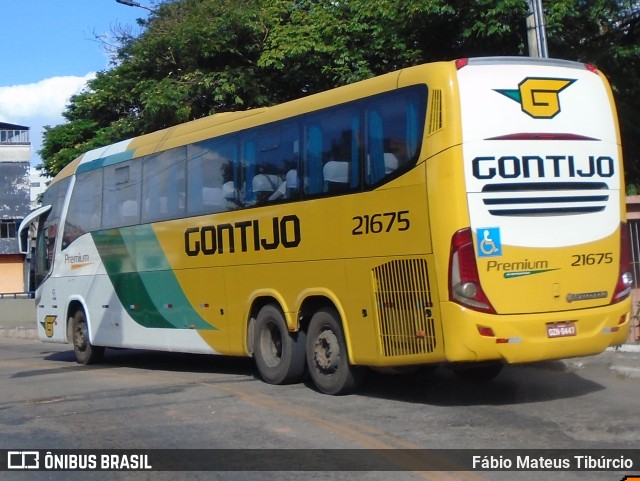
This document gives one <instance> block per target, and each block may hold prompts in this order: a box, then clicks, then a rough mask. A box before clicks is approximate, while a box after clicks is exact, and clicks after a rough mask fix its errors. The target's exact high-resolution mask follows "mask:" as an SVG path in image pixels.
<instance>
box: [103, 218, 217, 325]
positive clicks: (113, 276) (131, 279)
mask: <svg viewBox="0 0 640 481" xmlns="http://www.w3.org/2000/svg"><path fill="white" fill-rule="evenodd" d="M92 236H93V240H94V242H95V245H96V247H97V249H98V252H99V254H100V257H101V259H102V263H103V265H104V267H105V270H106V271H107V274H108V275H109V279H110V280H111V283H112V284H113V288H114V290H115V292H116V295H117V296H118V299H119V300H120V302H121V303H122V305H123V306H124V308H125V309H126V311H127V313H128V314H129V315H130V316H131V318H132V319H133V320H134V321H136V322H137V323H138V324H140V325H141V326H144V327H157V328H168V329H208V330H211V329H216V328H215V327H214V326H212V325H211V324H209V323H208V322H206V321H205V320H204V319H203V318H202V317H201V316H200V314H198V312H196V311H195V309H194V308H193V307H192V306H191V303H190V302H189V300H188V299H187V297H186V296H185V294H184V292H183V290H182V288H181V287H180V283H179V282H178V279H177V278H176V276H175V274H174V273H173V271H172V270H171V267H170V266H169V263H168V262H167V260H166V258H165V256H164V253H163V251H162V249H161V247H160V244H159V243H158V240H157V238H156V236H155V233H154V232H153V229H152V228H151V226H149V225H142V226H134V227H124V228H121V229H110V230H106V231H101V232H94V233H93V234H92Z"/></svg>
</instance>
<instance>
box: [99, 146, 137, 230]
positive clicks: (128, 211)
mask: <svg viewBox="0 0 640 481" xmlns="http://www.w3.org/2000/svg"><path fill="white" fill-rule="evenodd" d="M141 170H142V169H141V162H140V161H139V159H134V160H131V161H128V162H122V163H119V164H114V165H108V166H107V167H105V168H104V202H103V206H102V227H103V228H110V227H120V226H125V225H134V224H138V223H140V178H141V175H140V174H141Z"/></svg>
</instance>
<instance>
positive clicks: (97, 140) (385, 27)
mask: <svg viewBox="0 0 640 481" xmlns="http://www.w3.org/2000/svg"><path fill="white" fill-rule="evenodd" d="M544 5H545V8H546V15H547V27H548V36H549V50H550V55H551V56H553V57H561V58H567V59H572V60H580V61H584V62H589V63H594V64H596V65H597V66H599V67H600V68H602V69H603V71H605V72H606V73H607V75H608V76H609V78H610V80H611V82H612V84H613V87H614V90H615V93H616V97H617V99H618V105H619V108H620V118H621V119H622V127H623V128H622V130H623V142H624V146H625V153H626V161H627V170H628V177H629V180H631V181H635V182H638V181H640V169H639V168H637V165H638V164H640V159H639V155H640V154H639V153H640V145H639V144H638V142H639V141H638V139H640V132H639V131H638V129H639V128H640V127H638V126H639V125H640V105H639V104H640V92H639V91H638V89H639V87H638V86H637V84H636V83H637V82H636V77H637V73H638V72H640V68H639V67H640V65H639V62H640V60H639V59H640V52H639V49H640V46H639V42H638V29H639V17H640V7H639V6H638V2H637V1H629V0H627V1H616V0H594V1H589V2H587V1H585V0H545V3H544ZM526 12H527V2H526V0H452V1H444V0H403V1H396V0H165V1H164V2H161V3H159V4H158V7H157V13H156V14H154V15H151V17H150V18H149V20H148V21H146V22H141V25H142V27H143V31H142V33H141V34H140V35H139V36H138V37H132V36H130V35H126V34H123V35H122V36H121V37H120V44H119V46H118V48H117V49H116V55H115V58H114V65H113V67H112V68H110V69H109V70H106V71H104V72H101V73H100V74H98V76H97V77H96V78H95V79H94V80H93V81H91V82H89V84H88V87H87V90H86V91H85V92H83V93H81V94H80V95H77V96H75V97H73V98H72V99H71V102H70V104H69V106H68V108H67V110H66V111H65V113H64V117H65V119H66V122H65V123H64V124H62V125H59V126H56V127H52V128H47V130H46V132H45V138H44V143H43V148H42V150H41V152H40V154H41V156H42V158H43V165H42V170H43V171H44V172H45V173H46V174H48V175H55V174H56V173H57V172H58V171H59V170H60V169H61V168H62V167H63V166H64V165H66V164H67V163H68V162H70V161H71V160H72V159H73V158H74V157H75V156H77V155H79V154H80V153H82V152H84V151H86V150H88V149H91V148H95V147H98V146H101V145H105V144H108V143H111V142H116V141H119V140H122V139H124V138H128V137H132V136H136V135H140V134H142V133H146V132H151V131H154V130H158V129H162V128H165V127H168V126H171V125H175V124H177V123H180V122H184V121H187V120H190V119H195V118H199V117H202V116H205V115H209V114H212V113H216V112H222V111H229V110H239V109H249V108H255V107H260V106H265V105H272V104H274V103H279V102H283V101H286V100H290V99H294V98H298V97H301V96H304V95H308V94H311V93H315V92H318V91H322V90H326V89H329V88H333V87H336V86H339V85H343V84H345V83H349V82H354V81H357V80H361V79H364V78H368V77H371V76H374V75H378V74H381V73H385V72H389V71H392V70H395V69H399V68H402V67H405V66H409V65H415V64H419V63H423V62H429V61H434V60H443V59H452V58H458V57H466V56H483V55H527V42H526V25H525V17H526Z"/></svg>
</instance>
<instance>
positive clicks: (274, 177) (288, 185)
mask: <svg viewBox="0 0 640 481" xmlns="http://www.w3.org/2000/svg"><path fill="white" fill-rule="evenodd" d="M298 131H299V128H298V123H297V122H295V121H294V122H287V123H277V124H275V125H269V126H266V127H261V128H259V129H258V130H257V152H256V161H255V171H254V172H253V174H254V176H253V178H252V180H251V188H252V191H253V194H254V196H255V200H256V202H257V203H258V204H260V203H264V202H272V201H276V200H279V199H288V198H290V197H291V196H297V189H298V162H299V144H300V141H299V139H298V136H299V132H298Z"/></svg>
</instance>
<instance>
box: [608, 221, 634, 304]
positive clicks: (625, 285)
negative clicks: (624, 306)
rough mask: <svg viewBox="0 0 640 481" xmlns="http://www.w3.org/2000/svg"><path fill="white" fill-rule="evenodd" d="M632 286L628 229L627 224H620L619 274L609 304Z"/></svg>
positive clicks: (617, 300)
mask: <svg viewBox="0 0 640 481" xmlns="http://www.w3.org/2000/svg"><path fill="white" fill-rule="evenodd" d="M631 287H633V274H632V272H631V253H630V246H629V229H628V227H627V224H624V223H623V224H620V274H619V275H618V283H617V284H616V290H615V291H614V292H613V297H612V298H611V304H615V303H616V302H619V301H621V300H623V299H625V298H626V297H627V296H628V295H629V293H630V292H631Z"/></svg>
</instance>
